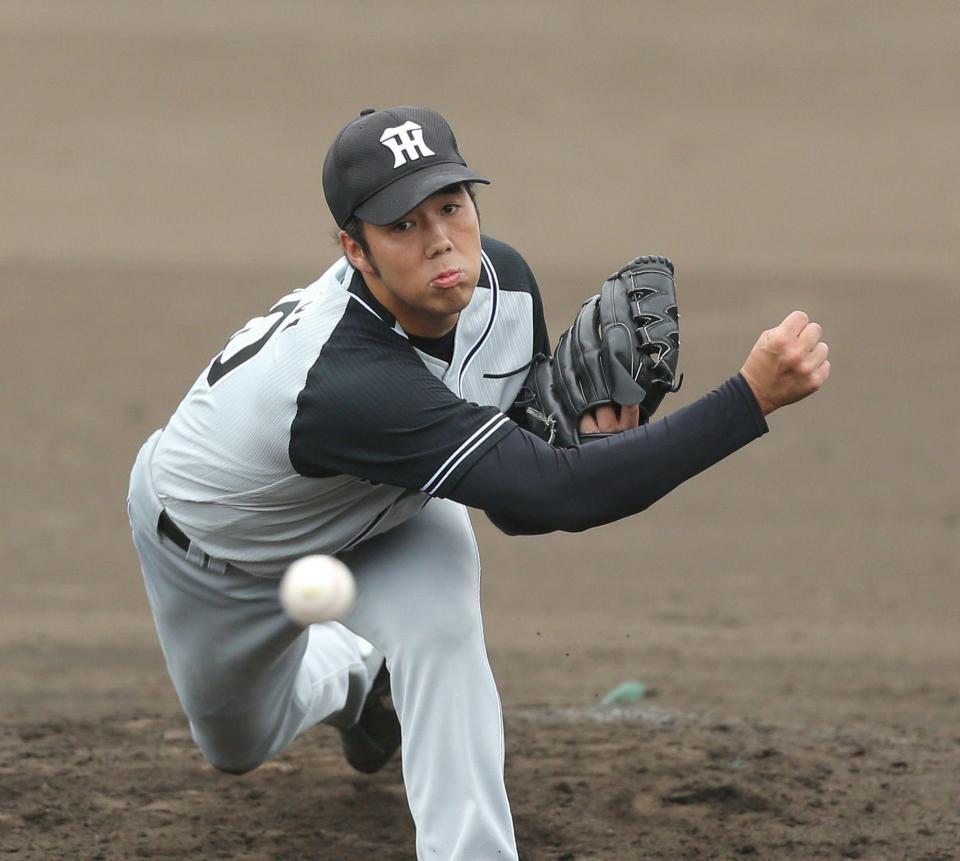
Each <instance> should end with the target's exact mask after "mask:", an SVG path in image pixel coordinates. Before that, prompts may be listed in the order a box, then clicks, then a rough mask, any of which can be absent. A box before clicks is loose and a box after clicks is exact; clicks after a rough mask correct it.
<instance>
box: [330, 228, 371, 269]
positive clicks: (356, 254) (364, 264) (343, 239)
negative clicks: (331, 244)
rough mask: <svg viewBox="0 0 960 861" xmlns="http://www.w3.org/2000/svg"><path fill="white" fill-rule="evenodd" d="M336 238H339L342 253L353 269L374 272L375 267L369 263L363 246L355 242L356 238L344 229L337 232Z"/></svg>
mask: <svg viewBox="0 0 960 861" xmlns="http://www.w3.org/2000/svg"><path fill="white" fill-rule="evenodd" d="M337 238H338V239H339V240H340V248H342V249H343V254H344V256H345V257H346V258H347V262H349V264H350V265H351V266H352V267H353V268H354V269H356V270H358V271H359V272H363V273H365V274H367V275H374V274H376V268H375V267H374V266H373V265H372V264H371V262H370V260H369V258H368V257H367V254H366V252H365V251H364V250H363V246H362V245H361V244H360V243H359V242H357V240H356V239H354V238H353V237H352V236H350V234H349V233H347V232H346V231H345V230H341V231H340V232H339V233H338V234H337Z"/></svg>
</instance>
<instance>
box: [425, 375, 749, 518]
mask: <svg viewBox="0 0 960 861" xmlns="http://www.w3.org/2000/svg"><path fill="white" fill-rule="evenodd" d="M766 431H767V424H766V421H765V420H764V418H763V414H762V413H761V411H760V408H759V406H758V405H757V401H756V398H754V396H753V392H752V391H751V390H750V387H749V385H748V384H747V382H746V381H745V380H744V379H743V377H741V376H740V375H739V374H737V375H736V376H734V377H731V378H730V379H729V380H727V381H726V382H725V383H724V384H723V385H722V386H720V387H719V388H717V389H715V390H714V391H712V392H710V393H709V394H707V395H705V396H704V397H702V398H700V400H698V401H696V402H694V403H692V404H690V405H689V406H686V407H683V408H682V409H679V410H677V411H676V412H675V413H672V414H671V415H669V416H667V417H666V418H663V419H660V420H659V421H657V422H653V423H651V424H648V425H643V426H641V427H639V428H636V429H634V430H629V431H624V432H623V433H620V434H616V435H614V436H611V437H607V438H606V439H602V440H597V441H595V442H591V443H589V444H587V445H584V446H581V447H580V448H554V447H553V446H551V445H549V444H547V443H546V442H544V441H543V440H542V439H540V438H539V437H537V436H536V435H534V434H532V433H529V432H527V431H525V430H523V429H522V428H519V427H517V428H515V429H514V430H513V431H511V432H510V433H508V434H507V435H506V436H505V437H503V438H502V439H501V440H500V441H499V442H497V444H496V445H495V446H493V447H492V448H491V449H490V450H489V451H487V452H486V453H485V454H484V455H483V456H482V457H481V458H479V459H478V460H477V461H476V463H474V464H473V466H472V467H470V469H469V470H467V472H466V473H464V475H463V476H461V477H460V479H459V481H458V482H457V483H456V485H455V486H453V487H452V488H450V489H447V490H446V492H445V493H444V494H443V495H445V496H449V497H450V498H451V499H454V500H456V501H457V502H461V503H463V504H465V505H470V506H473V507H474V508H480V509H483V510H484V511H485V512H486V513H487V515H488V516H489V518H490V519H491V520H492V521H493V523H494V524H495V525H496V526H497V527H498V528H500V529H501V530H502V531H504V532H506V533H507V534H508V535H534V534H540V533H544V532H552V531H554V530H562V531H564V532H581V531H583V530H584V529H590V528H591V527H594V526H600V525H602V524H604V523H612V522H613V521H615V520H620V519H621V518H623V517H627V516H629V515H631V514H636V513H638V512H640V511H643V510H644V509H646V508H648V507H649V506H650V505H652V504H653V503H654V502H656V501H657V500H659V499H661V498H662V497H664V496H665V495H666V494H668V493H669V492H670V491H671V490H673V489H674V488H675V487H677V486H678V485H679V484H681V483H682V482H684V481H686V480H687V479H688V478H692V477H693V476H695V475H697V474H698V473H700V472H702V471H703V470H705V469H707V467H710V466H712V465H713V464H715V463H717V462H718V461H720V460H722V459H723V458H725V457H727V456H728V455H730V454H733V452H735V451H737V449H739V448H742V447H743V446H744V445H746V444H747V443H748V442H751V441H752V440H754V439H756V438H758V437H760V436H762V435H763V434H764V433H766Z"/></svg>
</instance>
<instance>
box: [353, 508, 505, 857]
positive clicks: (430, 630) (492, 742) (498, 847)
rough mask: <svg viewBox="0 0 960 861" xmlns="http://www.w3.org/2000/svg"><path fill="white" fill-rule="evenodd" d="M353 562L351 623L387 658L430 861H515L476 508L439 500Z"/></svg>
mask: <svg viewBox="0 0 960 861" xmlns="http://www.w3.org/2000/svg"><path fill="white" fill-rule="evenodd" d="M343 560H344V561H345V562H346V563H347V564H348V565H349V566H350V568H351V569H352V570H353V572H354V575H355V576H356V579H357V603H356V606H355V608H354V611H353V612H352V613H351V615H350V616H348V617H347V619H345V620H344V623H345V624H346V625H348V626H349V627H351V628H352V629H353V630H354V631H356V632H357V633H358V634H360V636H361V637H364V638H366V639H368V640H369V641H370V642H371V643H373V644H374V645H375V646H376V647H377V649H378V650H380V651H381V652H383V654H384V655H385V656H386V659H387V666H388V668H389V670H390V677H391V687H392V692H393V698H394V703H395V705H396V708H397V713H398V715H399V717H400V723H401V727H402V732H403V745H402V755H403V775H404V782H405V784H406V789H407V798H408V801H409V804H410V809H411V812H412V814H413V818H414V821H415V823H416V826H417V852H418V857H419V858H422V859H426V858H431V859H433V858H437V859H450V858H458V859H465V861H471V859H490V858H502V859H515V858H516V857H517V856H516V845H515V839H514V833H513V820H512V818H511V814H510V807H509V802H508V800H507V794H506V789H505V787H504V781H503V724H502V716H501V710H500V700H499V696H498V694H497V690H496V686H495V683H494V679H493V674H492V672H491V670H490V665H489V663H488V660H487V654H486V647H485V645H484V641H483V628H482V622H481V617H480V560H479V555H478V553H477V547H476V542H475V540H474V537H473V530H472V529H471V526H470V521H469V518H468V516H467V512H466V509H465V508H464V507H463V506H461V505H458V504H456V503H453V502H450V501H447V500H433V501H431V502H430V504H429V505H428V506H427V507H426V508H425V509H424V510H423V511H422V512H420V513H419V514H418V515H417V516H416V517H414V518H413V519H412V520H410V521H408V522H407V523H404V524H402V525H401V526H399V527H397V528H396V529H394V530H391V531H390V532H388V533H386V534H384V535H381V536H378V537H376V538H374V539H371V540H370V541H368V542H365V543H364V544H363V545H361V546H360V547H359V548H357V549H356V550H354V551H351V552H350V553H348V554H345V555H344V556H343Z"/></svg>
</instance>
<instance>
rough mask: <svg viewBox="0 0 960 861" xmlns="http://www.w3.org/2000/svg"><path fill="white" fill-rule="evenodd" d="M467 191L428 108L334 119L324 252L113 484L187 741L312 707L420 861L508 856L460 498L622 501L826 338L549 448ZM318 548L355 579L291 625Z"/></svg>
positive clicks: (226, 764) (779, 387) (474, 568)
mask: <svg viewBox="0 0 960 861" xmlns="http://www.w3.org/2000/svg"><path fill="white" fill-rule="evenodd" d="M487 182H488V180H487V179H485V178H484V177H482V176H480V175H479V174H477V173H474V172H473V171H472V170H471V169H469V168H468V167H467V164H466V162H465V161H464V159H463V157H462V156H461V154H460V152H459V149H458V145H457V141H456V139H455V137H454V134H453V132H452V130H451V128H450V126H449V125H448V124H447V122H446V121H445V120H444V119H443V117H441V116H440V115H439V114H437V113H435V112H434V111H431V110H428V109H426V108H416V107H397V108H391V109H389V110H383V111H374V110H372V109H369V110H365V111H363V112H362V113H361V115H360V116H359V117H358V118H356V119H354V120H353V121H352V122H350V123H349V124H348V125H347V126H346V127H345V128H344V129H343V130H342V131H341V132H340V133H339V134H338V135H337V137H336V139H335V140H334V142H333V144H332V146H331V147H330V149H329V152H328V154H327V157H326V161H325V163H324V168H323V185H324V192H325V195H326V199H327V202H328V204H329V206H330V209H331V211H332V213H333V217H334V219H335V221H336V223H337V225H338V226H339V228H340V232H339V240H340V246H341V250H342V256H341V257H340V259H338V260H337V261H336V262H334V263H333V265H332V266H330V268H329V269H328V270H327V271H326V272H325V273H324V274H323V275H322V276H321V277H320V278H319V279H318V280H317V281H315V282H314V283H313V284H311V285H309V286H308V287H305V288H303V289H298V290H294V291H293V292H292V293H290V294H288V295H286V296H283V297H281V298H280V299H279V300H277V301H276V302H275V303H274V304H273V305H272V306H271V307H270V308H269V310H267V311H266V313H265V314H264V315H263V316H262V317H258V318H256V319H253V320H251V321H249V322H248V323H247V324H246V325H245V326H243V327H242V328H241V329H240V330H239V331H237V332H236V333H235V334H234V335H233V336H232V337H231V338H230V339H229V340H228V341H227V342H226V346H225V347H223V349H222V350H221V351H220V352H219V353H218V354H217V355H216V356H215V357H214V358H213V360H212V361H211V362H210V364H209V365H208V366H207V367H206V368H204V370H203V371H202V373H201V374H200V376H199V377H198V378H197V380H196V382H195V383H194V384H193V386H192V388H191V389H190V391H189V392H188V393H187V395H186V397H185V398H184V400H183V401H182V402H181V404H180V405H179V406H178V408H177V409H176V411H175V412H174V414H173V416H172V418H171V419H170V421H169V422H168V423H167V425H166V426H165V427H164V428H163V429H162V430H158V431H156V432H155V433H154V434H153V435H152V436H151V437H150V438H149V439H148V440H147V441H146V443H145V444H144V446H143V448H142V449H141V451H140V453H139V455H138V457H137V460H136V463H135V465H134V468H133V472H132V475H131V482H130V492H129V497H128V512H129V517H130V523H131V528H132V532H133V540H134V543H135V545H136V549H137V552H138V554H139V557H140V561H141V566H142V572H143V577H144V581H145V585H146V590H147V595H148V598H149V602H150V606H151V609H152V612H153V615H154V618H155V621H156V626H157V631H158V634H159V639H160V643H161V646H162V648H163V653H164V656H165V659H166V663H167V667H168V669H169V673H170V676H171V679H172V681H173V684H174V687H175V689H176V692H177V695H178V697H179V699H180V702H181V704H182V706H183V709H184V711H185V713H186V715H187V717H188V719H189V721H190V727H191V730H192V734H193V737H194V739H195V740H196V743H197V744H198V746H199V747H200V750H201V751H202V752H203V755H204V756H205V757H206V758H207V759H208V760H209V761H210V762H211V763H212V764H213V765H214V766H216V767H217V768H219V769H222V770H224V771H227V772H232V773H242V772H246V771H249V770H251V769H253V768H256V767H257V766H258V765H259V764H261V763H263V762H264V761H265V760H267V759H269V758H270V757H271V756H273V755H274V754H276V753H277V752H278V751H280V750H282V749H283V748H284V747H286V746H287V745H288V744H289V743H290V742H291V741H292V740H293V739H294V738H295V737H296V736H297V735H298V734H299V733H301V732H303V731H304V730H306V729H308V728H309V727H311V726H313V725H314V724H317V723H324V724H328V725H330V726H332V727H335V728H337V729H338V730H339V731H340V735H341V739H342V742H343V749H344V753H345V755H346V758H347V760H348V762H350V764H351V765H353V766H354V767H355V768H357V769H359V770H361V771H365V772H373V771H376V770H378V769H379V768H381V767H382V766H383V765H384V764H385V763H386V762H387V760H388V759H389V758H390V757H391V756H392V755H393V753H394V752H395V751H396V750H397V748H398V747H401V749H402V759H403V777H404V783H405V787H406V791H407V797H408V802H409V806H410V810H411V813H412V815H413V819H414V822H415V825H416V832H417V857H418V858H420V859H426V858H430V859H461V860H462V861H481V859H483V861H489V859H492V858H499V859H504V861H506V859H516V858H517V849H516V844H515V839H514V832H513V823H512V819H511V814H510V808H509V804H508V800H507V796H506V792H505V789H504V782H503V764H504V741H503V728H502V719H501V710H500V702H499V698H498V694H497V690H496V687H495V684H494V679H493V676H492V674H491V671H490V667H489V664H488V661H487V656H486V650H485V646H484V641H483V630H482V624H481V617H480V601H479V580H480V562H479V555H478V551H477V545H476V541H475V540H474V536H473V532H472V530H471V527H470V522H469V519H468V516H467V510H466V506H473V507H475V508H479V509H482V510H483V511H485V512H486V513H487V514H488V515H489V516H490V518H491V519H492V520H493V522H494V523H496V524H497V525H498V526H499V527H500V528H501V529H503V530H504V531H506V532H508V533H535V532H548V531H551V530H558V529H559V530H582V529H586V528H589V527H591V526H595V525H598V524H602V523H608V522H611V521H614V520H617V519H619V518H622V517H626V516H628V515H630V514H634V513H636V512H638V511H641V510H642V509H644V508H645V507H647V506H648V505H650V504H651V503H653V502H654V501H656V500H657V499H659V498H660V497H662V496H663V495H664V494H666V493H668V492H669V491H670V490H671V489H673V488H674V487H676V486H677V485H678V484H680V483H681V482H682V481H684V480H685V479H687V478H689V477H691V476H693V475H695V474H696V473H698V472H700V471H702V470H703V469H705V468H707V467H708V466H710V465H711V464H713V463H715V462H717V461H719V460H720V459H722V458H723V457H725V456H727V455H729V454H730V453H732V452H733V451H735V450H737V449H738V448H740V447H741V446H743V445H745V444H746V443H748V442H750V441H751V440H753V439H756V438H757V437H759V436H760V435H762V434H763V433H764V432H765V431H766V423H765V421H764V415H766V414H768V413H769V412H771V411H773V410H774V409H777V408H778V407H780V406H783V405H785V404H787V403H791V402H793V401H796V400H799V399H800V398H802V397H805V396H806V395H808V394H810V393H811V392H813V391H815V390H816V389H817V388H819V386H820V385H821V384H822V383H823V381H824V379H825V378H826V376H827V374H828V373H829V362H827V361H826V353H827V349H826V345H825V344H823V343H822V342H821V341H820V327H819V326H817V325H816V324H815V323H811V322H810V321H809V320H808V319H807V317H806V315H805V314H803V313H802V312H794V313H793V314H791V315H790V316H788V317H787V318H786V319H785V320H784V321H783V322H782V323H781V324H780V325H779V326H777V327H776V328H774V329H771V330H769V331H767V332H765V333H764V334H763V335H762V336H761V337H760V340H759V341H758V342H757V344H756V346H755V347H754V348H753V350H752V351H751V353H750V355H749V357H748V358H747V361H746V363H745V364H744V366H743V368H742V369H741V371H740V373H738V374H736V375H734V376H733V377H731V378H730V379H729V380H727V381H726V382H724V383H723V384H722V385H721V386H720V387H719V388H717V389H716V390H715V391H713V392H711V393H709V394H707V395H706V396H704V397H702V398H701V399H700V400H698V401H696V402H695V403H693V404H691V405H690V406H687V407H685V408H684V409H681V410H678V411H676V412H674V413H673V414H672V415H671V416H670V417H669V419H664V420H661V421H658V422H647V421H646V419H647V418H648V416H647V415H646V414H645V413H644V411H643V410H642V409H641V408H640V406H639V405H637V404H630V403H625V404H622V405H617V404H615V403H613V402H612V401H611V402H609V403H599V404H597V403H595V404H592V405H591V406H590V408H589V409H587V410H585V411H584V412H583V413H582V414H581V415H577V416H575V418H576V422H577V425H578V429H579V431H580V432H581V433H583V434H584V435H601V436H602V435H604V434H608V435H607V436H606V437H605V438H603V439H599V440H595V441H592V442H590V443H589V444H585V445H572V446H570V447H560V446H556V445H551V444H550V443H549V442H547V441H545V440H544V439H541V438H540V436H538V435H537V434H535V433H532V432H531V431H529V430H527V429H525V428H524V427H521V426H520V425H518V424H517V423H516V422H515V421H514V420H513V419H512V418H511V417H510V415H516V404H517V400H518V395H519V394H520V390H521V387H522V386H523V382H524V374H523V373H518V372H517V369H524V368H526V367H527V366H529V365H531V362H532V361H533V360H535V359H536V358H537V357H540V358H541V359H543V357H548V356H549V354H550V347H549V340H548V337H547V332H546V327H545V325H544V317H543V310H542V306H541V299H540V294H539V291H538V287H537V283H536V281H535V279H534V276H533V274H532V273H531V271H530V269H529V267H528V266H527V264H526V263H525V262H524V260H523V258H522V257H521V256H520V255H519V254H518V253H517V252H516V251H514V250H513V249H512V248H511V247H509V246H508V245H505V244H504V243H502V242H498V241H496V240H494V239H491V238H489V237H486V236H483V235H481V233H480V227H479V221H478V215H477V209H476V204H475V201H474V199H473V192H472V187H473V184H474V183H487ZM643 259H644V260H647V258H643ZM654 260H655V263H654V266H655V268H657V271H658V272H660V273H661V275H662V274H663V273H665V271H666V270H665V263H664V262H663V259H662V258H655V259H654ZM658 261H659V262H658ZM670 272H671V273H672V268H671V270H670ZM559 355H560V354H559V352H558V357H559ZM508 413H509V414H510V415H508ZM315 553H322V554H331V555H336V556H337V557H339V558H340V559H342V560H343V561H344V562H345V563H346V564H347V565H348V566H349V567H350V569H351V570H352V571H353V573H354V575H355V577H356V582H357V599H356V604H355V606H354V608H353V610H352V611H351V612H350V614H349V615H348V616H347V618H345V619H343V620H342V623H338V622H331V623H326V624H316V625H311V626H309V627H308V628H307V629H301V628H299V627H297V626H295V625H294V624H293V623H292V622H291V621H290V620H289V619H288V618H287V617H286V616H285V615H284V613H283V612H282V610H281V608H280V604H279V601H278V588H277V586H278V579H277V578H279V577H280V575H282V573H283V572H284V570H285V568H286V567H287V566H288V565H289V564H290V563H291V562H293V561H294V560H296V559H298V558H300V557H303V556H305V555H308V554H315ZM401 738H402V745H401Z"/></svg>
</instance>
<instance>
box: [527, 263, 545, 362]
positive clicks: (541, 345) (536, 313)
mask: <svg viewBox="0 0 960 861" xmlns="http://www.w3.org/2000/svg"><path fill="white" fill-rule="evenodd" d="M524 266H525V267H526V270H527V277H528V278H529V279H530V285H531V290H530V294H531V295H532V296H533V354H534V355H537V353H543V355H544V356H550V355H552V353H551V352H550V333H549V332H547V321H546V319H544V316H543V299H542V298H541V297H540V287H539V285H538V284H537V279H536V278H534V277H533V271H532V270H531V269H530V267H529V266H526V261H524Z"/></svg>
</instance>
